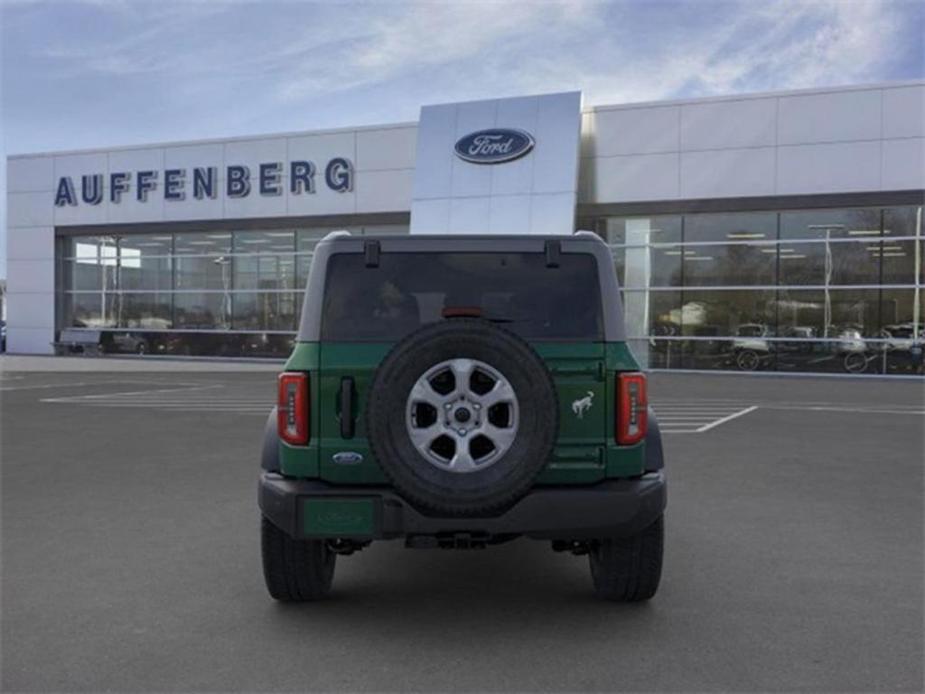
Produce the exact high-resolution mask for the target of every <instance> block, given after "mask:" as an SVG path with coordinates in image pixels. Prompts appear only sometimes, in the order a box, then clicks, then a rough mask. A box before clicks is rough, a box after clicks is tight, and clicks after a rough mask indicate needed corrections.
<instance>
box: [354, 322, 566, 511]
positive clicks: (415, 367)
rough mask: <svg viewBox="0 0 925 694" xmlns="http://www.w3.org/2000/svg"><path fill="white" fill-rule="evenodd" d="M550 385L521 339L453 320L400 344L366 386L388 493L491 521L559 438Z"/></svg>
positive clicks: (373, 441)
mask: <svg viewBox="0 0 925 694" xmlns="http://www.w3.org/2000/svg"><path fill="white" fill-rule="evenodd" d="M558 416H559V407H558V401H557V398H556V391H555V387H554V385H553V382H552V377H551V376H550V374H549V371H548V370H547V369H546V366H545V364H543V361H542V360H541V359H540V357H539V356H538V355H537V354H536V352H534V351H533V349H532V348H531V347H530V345H528V344H527V343H526V342H525V341H524V340H523V339H521V338H520V337H518V336H517V335H515V334H513V333H511V332H509V331H508V330H505V329H503V328H500V327H498V326H496V325H494V324H492V323H488V322H486V321H484V320H478V319H463V318H457V319H452V320H448V321H446V322H443V323H435V324H432V325H428V326H425V327H423V328H421V329H420V330H418V331H416V332H414V333H412V334H411V335H409V336H408V337H406V338H405V339H404V340H402V341H401V342H399V343H398V344H397V345H395V347H394V348H393V349H392V350H391V352H389V354H388V355H387V356H386V357H385V359H383V361H382V363H381V364H380V366H379V368H378V369H377V370H376V374H375V376H374V377H373V380H372V383H371V384H370V389H369V398H368V404H367V407H366V431H367V435H368V437H369V443H370V447H371V448H372V452H373V454H374V455H375V457H376V460H377V461H378V463H379V465H380V466H381V467H382V469H383V471H384V472H385V474H386V475H387V476H388V478H389V479H390V480H391V482H392V484H393V485H394V486H395V488H396V490H397V491H398V492H399V493H400V494H401V495H402V496H403V497H405V498H406V499H407V500H408V501H410V502H411V503H412V504H414V505H415V506H417V507H419V508H421V509H422V510H425V511H428V512H432V513H436V514H440V515H447V516H467V515H468V516H472V515H484V514H491V513H493V512H497V511H500V510H502V509H503V508H505V507H506V506H509V505H510V504H512V503H513V502H515V501H516V500H517V499H519V498H520V497H521V496H523V495H524V494H525V493H526V492H527V491H528V490H529V489H530V487H531V486H532V485H533V483H534V481H535V479H536V477H537V475H539V473H540V471H541V470H542V469H543V468H544V467H545V465H546V463H547V462H548V460H549V458H550V455H551V454H552V449H553V445H554V443H555V440H556V436H557V433H558V428H559V426H558V425H559V422H558Z"/></svg>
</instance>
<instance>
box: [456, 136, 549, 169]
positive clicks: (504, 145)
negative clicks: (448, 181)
mask: <svg viewBox="0 0 925 694" xmlns="http://www.w3.org/2000/svg"><path fill="white" fill-rule="evenodd" d="M533 144H534V143H533V137H532V136H531V135H530V133H525V132H524V131H523V130H513V129H510V128H493V129H491V130H479V131H478V132H475V133H470V134H469V135H466V136H465V137H461V138H460V139H459V140H457V142H456V156H458V157H459V158H460V159H465V160H466V161H471V162H472V163H473V164H500V163H501V162H505V161H512V160H514V159H518V158H520V157H522V156H523V155H525V154H526V153H527V152H529V151H530V150H531V149H533Z"/></svg>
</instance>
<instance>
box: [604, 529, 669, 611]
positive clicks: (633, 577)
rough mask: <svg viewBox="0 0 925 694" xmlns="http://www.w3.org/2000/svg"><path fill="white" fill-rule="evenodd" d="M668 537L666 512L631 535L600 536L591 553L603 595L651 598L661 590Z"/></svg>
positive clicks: (631, 599)
mask: <svg viewBox="0 0 925 694" xmlns="http://www.w3.org/2000/svg"><path fill="white" fill-rule="evenodd" d="M664 541H665V521H664V516H659V518H658V520H656V521H655V522H654V523H653V524H652V525H650V526H649V527H648V528H646V529H645V530H643V531H641V532H639V533H638V534H636V535H634V536H632V537H628V538H608V539H605V540H599V541H598V542H596V543H595V544H594V545H593V546H592V547H591V551H590V553H589V558H590V563H591V579H592V581H593V582H594V592H595V593H597V596H598V597H599V598H603V599H605V600H614V601H616V602H640V601H642V600H648V599H649V598H651V597H652V596H653V595H655V592H656V591H657V590H658V584H659V580H660V579H661V576H662V552H663V547H664Z"/></svg>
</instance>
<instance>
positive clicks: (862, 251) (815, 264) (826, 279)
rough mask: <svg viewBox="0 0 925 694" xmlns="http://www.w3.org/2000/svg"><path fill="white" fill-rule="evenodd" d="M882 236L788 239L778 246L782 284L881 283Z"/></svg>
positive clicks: (780, 281)
mask: <svg viewBox="0 0 925 694" xmlns="http://www.w3.org/2000/svg"><path fill="white" fill-rule="evenodd" d="M880 246H881V244H880V239H879V238H877V239H874V240H872V241H839V242H835V241H829V242H822V243H786V242H781V244H780V245H779V247H778V254H779V256H780V274H779V284H780V285H781V286H791V285H817V286H826V285H833V284H873V285H876V284H879V283H880Z"/></svg>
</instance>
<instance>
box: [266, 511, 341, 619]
mask: <svg viewBox="0 0 925 694" xmlns="http://www.w3.org/2000/svg"><path fill="white" fill-rule="evenodd" d="M260 553H261V559H262V561H263V577H264V580H265V582H266V585H267V591H269V593H270V596H271V597H273V598H274V599H275V600H279V601H281V602H306V601H309V600H320V599H321V598H323V597H325V596H326V595H327V594H328V592H330V590H331V583H332V580H333V578H334V564H335V560H336V556H335V555H334V554H333V553H332V552H331V550H329V549H328V548H327V546H326V545H325V544H324V542H323V541H322V540H294V539H293V538H291V537H289V536H288V535H286V533H284V532H283V531H282V530H280V529H279V528H277V527H276V526H275V525H273V523H271V522H270V521H269V520H267V519H266V518H261V521H260Z"/></svg>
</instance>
